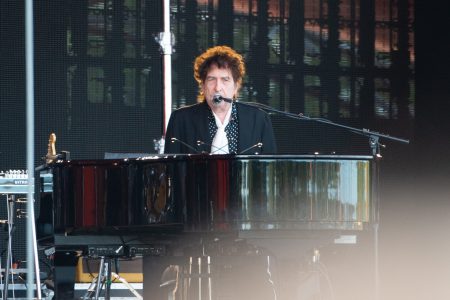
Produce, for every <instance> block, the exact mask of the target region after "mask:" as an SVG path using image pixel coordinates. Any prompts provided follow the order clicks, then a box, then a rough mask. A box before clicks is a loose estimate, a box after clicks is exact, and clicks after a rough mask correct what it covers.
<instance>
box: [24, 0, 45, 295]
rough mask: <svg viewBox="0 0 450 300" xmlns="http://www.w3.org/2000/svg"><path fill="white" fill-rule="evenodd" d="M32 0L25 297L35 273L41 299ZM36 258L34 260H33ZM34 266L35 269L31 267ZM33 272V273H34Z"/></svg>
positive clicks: (28, 14)
mask: <svg viewBox="0 0 450 300" xmlns="http://www.w3.org/2000/svg"><path fill="white" fill-rule="evenodd" d="M33 30H34V29H33V0H26V1H25V59H26V65H25V67H26V70H25V73H26V115H27V120H26V129H27V133H26V140H27V141H26V142H27V170H28V193H27V212H28V218H27V230H26V232H27V284H28V287H29V288H28V289H27V299H33V298H34V297H35V295H34V289H33V288H32V287H33V281H34V279H35V276H34V275H36V281H35V283H36V297H37V298H38V299H41V293H40V278H39V261H38V260H37V247H36V240H35V237H36V233H35V227H34V181H35V180H34V66H33V64H34V59H33V53H34V48H33V36H34V35H33ZM35 259H36V260H35ZM33 267H35V269H33ZM34 273H35V274H34Z"/></svg>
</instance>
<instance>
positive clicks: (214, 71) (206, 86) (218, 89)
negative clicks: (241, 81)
mask: <svg viewBox="0 0 450 300" xmlns="http://www.w3.org/2000/svg"><path fill="white" fill-rule="evenodd" d="M202 90H203V95H204V96H205V100H206V102H207V103H208V105H209V106H210V107H213V106H214V105H215V106H216V107H217V106H218V105H225V104H228V103H226V102H224V101H222V102H220V103H219V104H215V103H214V102H213V96H214V94H220V95H221V96H222V97H225V98H230V99H231V98H234V96H235V95H236V93H237V91H238V84H237V83H236V82H234V80H233V76H232V74H231V70H230V69H228V68H224V69H219V68H218V67H217V65H215V64H213V65H211V67H210V69H209V71H208V73H207V74H206V78H205V82H203V85H202Z"/></svg>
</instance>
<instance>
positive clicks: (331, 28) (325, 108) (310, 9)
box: [0, 0, 415, 170]
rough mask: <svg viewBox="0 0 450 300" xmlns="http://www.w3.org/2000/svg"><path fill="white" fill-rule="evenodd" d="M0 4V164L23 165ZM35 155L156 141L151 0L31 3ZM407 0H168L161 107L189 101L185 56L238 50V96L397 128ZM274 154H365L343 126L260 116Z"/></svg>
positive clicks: (134, 148)
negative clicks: (269, 124) (243, 65)
mask: <svg viewBox="0 0 450 300" xmlns="http://www.w3.org/2000/svg"><path fill="white" fill-rule="evenodd" d="M0 5H1V7H0V12H1V18H0V33H1V35H0V37H1V38H0V43H1V44H0V46H1V54H2V55H1V56H0V60H1V66H2V76H1V79H0V84H1V90H0V101H1V104H0V114H1V118H0V126H1V128H2V130H1V132H0V137H1V149H0V152H1V153H0V170H8V169H20V168H24V167H25V157H26V156H25V57H24V53H25V52H24V34H25V33H24V25H23V24H24V14H23V12H24V7H23V3H22V2H20V1H2V2H1V4H0ZM34 11H35V71H36V74H35V88H36V90H35V114H36V132H35V139H36V148H35V150H36V160H37V161H36V164H38V163H39V161H38V160H39V158H40V157H42V156H44V155H45V154H46V151H47V142H48V137H49V134H50V133H51V132H54V133H55V134H56V136H57V144H56V145H57V151H61V150H66V151H70V153H71V157H72V158H74V159H77V158H102V157H103V156H104V153H105V152H127V153H129V152H132V153H150V152H155V150H154V146H153V140H154V139H158V138H160V137H161V135H162V133H163V125H162V103H163V92H162V91H163V81H162V69H163V65H162V54H161V51H160V47H159V44H158V42H157V41H156V38H157V36H158V33H159V32H161V31H162V28H163V26H162V15H163V13H162V11H163V8H162V1H154V0H127V1H125V0H111V1H97V0H95V1H94V0H89V1H88V0H76V1H75V0H72V1H71V0H66V1H56V0H51V1H35V8H34ZM413 16H414V14H413V6H412V1H408V0H406V1H389V0H384V1H374V0H370V1H358V0H345V1H331V0H330V1H321V0H320V1H319V0H259V1H256V0H253V1H252V0H245V1H244V0H234V1H223V0H219V1H211V0H210V1H208V0H197V1H195V0H185V1H172V2H171V19H170V20H171V29H172V32H173V41H174V49H175V52H174V54H173V55H172V61H173V86H172V88H173V108H174V109H175V108H178V107H181V106H183V105H186V104H192V103H195V101H196V95H197V86H196V83H195V81H194V79H193V76H192V64H193V60H194V58H195V57H196V56H197V55H198V54H199V53H200V52H201V51H203V50H205V49H207V48H208V47H210V46H213V45H229V46H232V47H234V48H235V49H236V50H237V51H239V52H240V53H242V54H243V55H244V57H245V60H246V62H247V71H248V76H247V77H246V80H245V82H244V86H243V88H242V91H241V97H240V100H241V101H254V102H259V103H264V104H268V105H270V106H273V107H274V108H277V109H281V110H284V111H288V112H292V113H303V114H305V115H307V116H311V117H323V118H327V119H329V120H331V121H334V122H337V123H339V124H344V125H349V126H353V127H356V128H369V129H373V130H377V131H380V132H385V133H389V134H392V135H397V136H401V137H405V138H408V137H410V136H411V131H412V124H413V121H414V117H415V112H414V104H415V94H414V77H413V74H414V47H413V46H414V36H413V34H412V31H411V27H412V24H413V21H414V19H413ZM272 118H273V122H274V125H275V131H276V136H277V140H278V144H279V148H280V151H281V153H297V154H302V153H311V152H314V151H318V152H320V153H332V152H335V153H340V154H354V153H364V154H366V153H369V147H368V140H367V138H365V137H360V136H358V135H355V134H353V133H349V132H347V131H346V130H343V129H339V128H335V127H333V126H329V125H323V124H318V123H314V122H302V121H295V120H292V119H288V118H286V117H283V116H280V115H272Z"/></svg>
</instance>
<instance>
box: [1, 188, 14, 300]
mask: <svg viewBox="0 0 450 300" xmlns="http://www.w3.org/2000/svg"><path fill="white" fill-rule="evenodd" d="M6 200H7V209H8V246H7V251H6V252H7V253H6V266H5V276H4V279H5V282H4V284H3V297H2V299H4V300H6V299H7V298H8V283H9V277H10V275H11V264H12V232H13V228H14V207H15V202H16V197H15V196H14V195H6Z"/></svg>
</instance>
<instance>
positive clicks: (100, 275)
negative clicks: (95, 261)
mask: <svg viewBox="0 0 450 300" xmlns="http://www.w3.org/2000/svg"><path fill="white" fill-rule="evenodd" d="M104 267H105V258H104V257H102V258H101V259H100V268H99V270H98V276H97V286H96V289H95V299H98V297H99V296H100V290H101V289H102V288H101V287H102V280H104V276H105V275H104Z"/></svg>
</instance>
